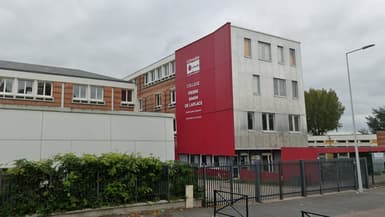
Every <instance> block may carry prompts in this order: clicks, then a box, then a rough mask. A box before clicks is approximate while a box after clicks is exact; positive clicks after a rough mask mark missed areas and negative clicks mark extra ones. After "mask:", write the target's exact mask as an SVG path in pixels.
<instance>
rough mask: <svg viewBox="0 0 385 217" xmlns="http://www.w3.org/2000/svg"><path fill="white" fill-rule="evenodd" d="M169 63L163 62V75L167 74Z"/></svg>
mask: <svg viewBox="0 0 385 217" xmlns="http://www.w3.org/2000/svg"><path fill="white" fill-rule="evenodd" d="M169 68H170V67H169V64H168V63H167V64H164V65H163V72H164V77H167V76H168V75H169Z"/></svg>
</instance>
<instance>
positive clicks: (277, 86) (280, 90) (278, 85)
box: [274, 78, 286, 96]
mask: <svg viewBox="0 0 385 217" xmlns="http://www.w3.org/2000/svg"><path fill="white" fill-rule="evenodd" d="M274 96H286V80H284V79H279V78H274Z"/></svg>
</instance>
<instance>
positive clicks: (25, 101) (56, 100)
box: [0, 82, 62, 107]
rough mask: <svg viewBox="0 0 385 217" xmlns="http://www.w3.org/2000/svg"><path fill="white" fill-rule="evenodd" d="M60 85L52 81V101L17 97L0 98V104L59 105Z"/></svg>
mask: <svg viewBox="0 0 385 217" xmlns="http://www.w3.org/2000/svg"><path fill="white" fill-rule="evenodd" d="M61 85H62V83H61V82H53V90H52V95H53V101H43V100H32V99H17V98H0V104H6V105H28V106H48V107H60V104H61Z"/></svg>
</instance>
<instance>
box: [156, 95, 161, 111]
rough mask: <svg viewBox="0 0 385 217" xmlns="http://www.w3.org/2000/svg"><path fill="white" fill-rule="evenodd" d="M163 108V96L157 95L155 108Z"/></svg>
mask: <svg viewBox="0 0 385 217" xmlns="http://www.w3.org/2000/svg"><path fill="white" fill-rule="evenodd" d="M161 106H162V95H161V94H155V107H156V108H160V107H161Z"/></svg>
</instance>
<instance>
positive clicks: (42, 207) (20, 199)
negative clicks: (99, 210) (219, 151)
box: [0, 153, 197, 216]
mask: <svg viewBox="0 0 385 217" xmlns="http://www.w3.org/2000/svg"><path fill="white" fill-rule="evenodd" d="M194 171H195V170H194V169H193V168H191V167H189V166H187V165H183V164H178V163H176V162H162V161H160V160H159V159H156V158H153V157H150V158H146V157H140V156H135V155H128V154H117V153H108V154H103V155H101V156H95V155H83V156H81V157H78V156H76V155H74V154H64V155H58V156H56V157H54V158H53V159H49V160H44V161H37V162H34V161H27V160H19V161H17V162H16V166H15V167H14V168H11V169H8V170H7V171H5V172H2V173H0V179H1V182H0V216H24V215H27V214H34V213H38V214H40V215H47V214H49V213H52V212H60V211H69V210H77V209H84V208H96V207H102V206H112V205H120V204H127V203H135V202H142V201H149V200H151V201H154V200H159V199H170V198H172V199H174V198H183V197H184V187H185V185H187V184H195V182H196V180H197V179H196V178H195V172H194Z"/></svg>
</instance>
